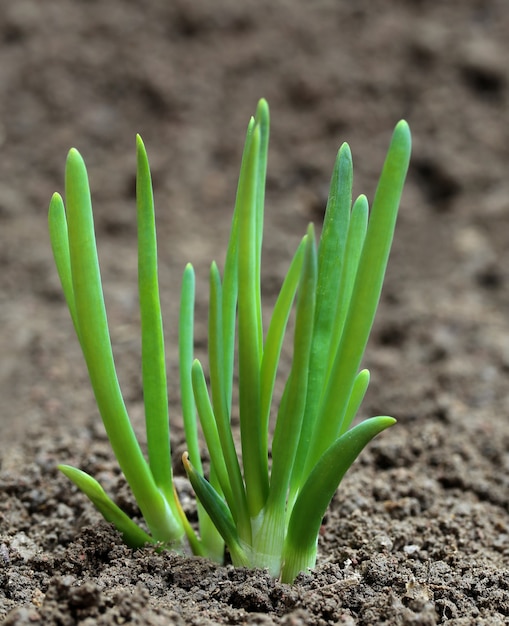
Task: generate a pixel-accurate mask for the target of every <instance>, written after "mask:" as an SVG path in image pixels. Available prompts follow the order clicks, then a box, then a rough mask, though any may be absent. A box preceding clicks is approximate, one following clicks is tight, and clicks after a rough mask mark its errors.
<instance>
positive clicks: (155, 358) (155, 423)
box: [136, 135, 176, 514]
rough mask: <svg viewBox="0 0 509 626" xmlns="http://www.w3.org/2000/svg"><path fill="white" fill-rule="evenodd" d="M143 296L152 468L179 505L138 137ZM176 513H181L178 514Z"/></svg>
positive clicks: (147, 187)
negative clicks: (175, 494)
mask: <svg viewBox="0 0 509 626" xmlns="http://www.w3.org/2000/svg"><path fill="white" fill-rule="evenodd" d="M136 156H137V175H136V199H137V220H138V293H139V301H140V317H141V359H142V377H143V401H144V404H145V424H146V432H147V447H148V456H149V464H150V469H151V471H152V475H153V476H154V480H155V482H156V485H157V486H158V488H159V489H160V490H161V491H162V492H163V493H164V495H165V498H166V500H167V501H168V502H169V503H171V504H173V500H174V493H173V479H172V466H171V452H170V421H169V415H168V390H167V382H166V358H165V348H164V334H163V324H162V316H161V304H160V299H159V280H158V275H157V239H156V228H155V215H154V197H153V192H152V179H151V175H150V166H149V162H148V157H147V152H146V150H145V146H144V144H143V141H142V139H141V137H140V136H139V135H138V136H137V137H136ZM174 513H175V514H176V510H175V511H174Z"/></svg>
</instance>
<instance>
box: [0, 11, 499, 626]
mask: <svg viewBox="0 0 509 626" xmlns="http://www.w3.org/2000/svg"><path fill="white" fill-rule="evenodd" d="M508 33H509V6H508V5H507V2H506V0H484V1H482V2H481V1H479V0H461V1H460V0H449V1H447V2H441V3H438V2H436V3H430V2H425V1H423V0H412V1H403V0H391V1H389V0H385V1H382V2H378V3H373V2H369V1H368V0H358V1H356V2H348V1H346V0H339V1H333V0H316V1H315V2H305V1H304V0H291V1H290V0H275V1H271V2H269V1H266V0H257V1H256V2H255V1H252V0H246V1H244V2H235V1H234V0H216V1H215V2H213V3H212V2H205V1H204V0H189V1H185V0H178V1H173V2H164V1H163V0H144V1H143V2H135V1H133V0H130V1H124V2H122V1H121V0H102V1H101V2H99V1H98V0H88V1H84V0H74V2H66V1H64V0H45V1H44V2H39V1H37V0H17V1H16V2H6V3H4V5H3V7H2V10H1V12H0V145H1V153H2V157H1V159H0V269H1V271H0V355H1V358H0V398H1V407H2V409H1V412H0V453H1V455H2V467H1V472H2V473H1V477H0V619H1V618H3V617H5V616H6V615H7V612H8V611H9V610H12V611H13V612H12V613H11V614H10V617H8V618H6V622H5V623H10V624H14V623H16V624H22V623H37V622H40V623H45V624H52V623H55V624H57V623H58V624H60V623H66V624H72V623H80V624H81V623H83V624H84V623H85V622H86V623H101V624H102V623H104V624H109V623H120V621H119V620H124V623H126V622H128V623H130V622H133V623H154V624H159V623H165V624H167V623H176V624H179V623H182V624H184V623H185V624H188V623H189V624H191V623H193V624H209V623H230V624H237V623H260V624H262V623H267V624H270V623H278V624H279V623H281V624H283V623H284V624H298V623H307V624H332V623H342V624H366V625H367V624H379V623H380V624H382V623H386V624H438V623H450V624H458V625H463V624H505V623H508V622H507V621H505V620H508V619H509V617H508V616H509V592H508V589H509V573H508V570H507V565H508V559H509V548H508V545H509V517H508V504H507V502H508V501H509V479H508V478H507V476H508V470H509V454H508V446H509V422H508V407H509V393H508V384H507V375H508V371H509V318H508V314H507V311H508V304H509V287H508V278H509V274H508V262H509V252H508V250H509V177H508V172H509V63H508V61H509V38H508ZM260 97H265V98H267V100H268V101H269V104H270V107H271V119H272V126H271V144H270V154H269V172H268V185H267V203H266V217H265V247H264V261H263V275H264V298H265V302H266V306H267V312H270V305H271V304H272V302H273V300H274V297H275V294H276V293H277V290H278V288H279V285H280V283H281V280H282V277H283V276H284V273H285V271H286V269H287V266H288V262H289V260H290V258H291V255H292V253H293V251H294V250H295V247H296V245H297V243H298V241H299V239H300V237H301V236H302V235H303V234H304V232H305V229H306V226H307V224H308V222H310V221H314V222H315V223H316V224H317V226H318V225H319V224H320V222H321V219H322V216H323V210H324V207H325V202H326V197H327V188H328V182H329V177H330V173H331V171H332V166H333V163H334V159H335V154H336V151H337V149H338V148H339V146H340V144H341V143H342V142H343V141H348V143H349V144H350V146H351V149H352V153H353V158H354V171H355V184H354V187H355V193H356V194H358V193H366V194H367V196H368V198H369V199H370V200H371V199H372V198H373V194H374V190H375V188H376V181H377V177H378V175H379V172H380V169H381V166H382V163H383V158H384V155H385V151H386V149H387V146H388V143H389V140H390V135H391V132H392V129H393V127H394V125H395V124H396V122H397V121H398V120H399V119H401V118H405V119H406V120H407V121H408V122H409V124H410V127H411V129H412V133H413V142H414V143H413V146H414V147H413V157H412V164H411V168H410V171H409V176H408V181H407V185H406V188H405V193H404V197H403V201H402V207H401V213H400V218H399V222H398V227H397V231H396V237H395V242H394V246H393V251H392V255H391V260H390V266H389V271H388V274H387V279H386V285H385V287H384V293H383V296H382V300H381V305H380V309H379V314H378V317H377V321H376V325H375V329H374V332H373V335H372V338H371V341H370V345H369V347H368V351H367V354H366V359H365V365H366V366H367V367H369V368H370V369H371V373H372V383H371V387H370V391H369V392H368V396H367V398H366V400H365V402H364V404H363V407H362V410H361V414H362V416H364V417H367V416H370V415H374V414H380V413H382V414H390V415H394V416H395V417H396V418H397V419H398V421H399V423H398V425H397V426H396V427H395V428H393V429H391V430H390V431H388V432H387V433H384V434H383V436H381V437H380V438H379V439H377V440H376V441H375V442H374V443H373V445H372V446H371V447H370V448H369V450H367V451H366V452H365V453H364V454H363V456H362V458H361V460H360V461H359V463H357V464H356V466H355V467H354V469H353V471H352V473H351V474H350V475H349V476H348V477H347V478H346V479H345V482H344V485H343V486H342V488H341V489H340V491H339V492H338V494H337V495H336V496H335V498H334V501H333V504H332V507H331V511H330V513H329V514H328V516H327V518H326V519H325V520H324V527H323V535H322V536H321V539H320V558H319V561H318V567H317V572H316V573H315V574H313V575H310V576H309V577H303V578H302V580H301V581H300V582H299V583H298V584H297V585H295V586H294V587H292V588H290V587H288V586H285V585H280V584H279V583H275V582H273V581H270V579H269V578H268V577H267V576H266V575H265V574H263V573H257V574H253V573H248V572H235V571H233V570H232V569H231V568H217V567H215V566H212V565H209V564H206V563H204V562H202V561H199V560H198V561H196V560H191V561H189V560H185V559H179V558H178V557H174V556H169V555H165V556H157V555H151V554H146V553H144V554H138V555H131V553H130V552H129V551H128V550H126V549H125V548H124V547H123V546H122V545H121V543H120V542H119V540H118V539H117V538H116V536H115V535H114V534H112V533H111V531H110V530H109V529H108V528H107V527H106V526H105V525H102V524H100V523H99V517H98V515H97V514H96V513H95V512H94V510H93V509H92V508H91V507H90V506H89V505H88V504H87V503H86V502H85V500H84V499H83V498H82V497H81V496H80V495H76V494H75V492H74V491H73V490H72V489H71V488H70V487H69V485H68V483H67V482H66V481H65V479H64V478H63V477H60V476H58V475H57V472H56V471H55V465H56V463H57V462H68V463H75V464H78V465H79V466H80V467H83V468H86V469H88V470H90V471H91V472H92V473H94V475H96V476H97V475H99V474H101V475H103V476H104V481H105V483H106V484H108V485H109V487H110V488H111V490H112V492H115V493H117V492H118V484H120V485H121V484H122V481H121V477H119V476H118V473H117V472H116V469H115V468H116V465H115V463H114V461H113V460H112V457H111V454H110V452H109V449H108V446H107V443H106V442H105V439H104V434H103V431H102V426H101V424H100V420H99V418H98V415H97V410H96V407H95V404H94V400H93V396H92V393H91V390H90V387H89V384H88V379H87V373H86V369H85V366H84V364H83V362H82V358H81V354H80V351H79V346H78V342H77V340H76V338H75V336H74V331H73V329H72V325H71V322H70V319H69V315H68V312H67V310H66V306H65V303H64V300H63V297H62V295H61V289H60V285H59V283H58V279H57V275H56V271H55V268H54V265H53V260H52V256H51V251H50V245H49V240H48V235H47V225H46V214H47V206H48V203H49V200H50V198H51V194H52V193H53V192H54V191H60V192H63V180H64V164H65V157H66V153H67V151H68V149H69V148H70V147H71V146H75V147H77V148H78V149H79V150H80V152H81V153H82V155H83V156H84V158H85V160H86V163H87V165H88V169H89V176H90V182H91V187H92V193H93V202H94V209H95V219H96V230H97V237H98V246H99V255H100V261H101V267H102V274H103V282H104V289H105V297H106V301H107V307H108V312H109V318H110V325H111V332H112V339H113V343H114V351H115V355H116V359H117V366H118V370H119V377H120V382H121V385H122V388H123V390H124V394H125V397H126V401H127V403H128V406H129V410H130V413H131V416H132V419H133V422H134V424H135V427H136V429H137V432H139V434H140V437H141V439H143V437H144V435H143V408H142V395H141V382H140V366H139V351H140V346H139V319H138V313H137V293H136V290H137V287H136V263H137V261H136V225H135V217H136V216H135V204H134V180H135V134H136V133H141V135H142V136H143V139H144V141H145V144H146V147H147V150H148V153H149V158H150V161H151V165H152V170H153V172H152V173H153V179H154V192H155V200H156V218H157V228H158V240H159V258H160V282H161V290H162V294H161V295H162V305H163V314H164V320H165V331H166V335H167V345H168V366H169V367H168V374H169V388H170V394H171V407H170V408H171V417H172V426H173V439H174V446H175V448H176V450H177V451H181V448H182V445H181V444H182V433H181V429H180V425H179V424H180V421H179V419H180V414H179V398H178V380H177V361H176V351H175V346H176V337H177V315H178V302H179V286H180V278H181V274H182V271H183V269H184V266H185V264H186V263H187V262H188V261H191V262H192V263H193V264H194V265H195V268H196V271H197V276H198V279H197V285H198V290H199V291H198V296H197V313H196V315H197V351H198V354H200V355H203V354H204V350H205V348H206V307H207V274H208V265H209V263H210V262H211V261H212V260H213V259H215V260H217V261H218V263H219V264H221V263H222V261H223V257H224V250H225V245H226V242H227V238H228V233H229V226H230V219H231V214H232V208H233V203H234V198H235V187H236V178H237V175H238V169H239V164H240V156H241V151H242V145H243V137H244V133H245V128H246V124H247V122H248V119H249V116H250V115H251V114H252V113H253V112H254V110H255V107H256V103H257V101H258V99H259V98H260ZM288 358H289V355H285V359H286V363H287V362H288ZM178 456H179V455H178V454H176V455H175V459H176V461H175V464H176V466H177V465H178V461H177V459H178ZM178 471H181V470H180V469H178ZM119 497H120V498H121V500H122V502H123V504H124V505H125V506H126V508H127V509H131V510H132V511H133V513H134V514H136V509H135V506H134V505H133V503H132V501H131V500H130V496H129V495H128V492H127V490H125V489H124V488H123V487H122V486H121V487H120V495H119ZM59 620H60V621H59ZM66 620H67V621H66ZM87 620H92V621H88V622H87Z"/></svg>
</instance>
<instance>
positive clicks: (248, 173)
mask: <svg viewBox="0 0 509 626" xmlns="http://www.w3.org/2000/svg"><path fill="white" fill-rule="evenodd" d="M248 141H249V148H248V153H247V161H246V169H245V180H244V182H243V185H242V188H241V189H239V196H240V202H241V207H242V208H241V212H240V215H239V252H238V268H239V294H238V333H239V342H238V353H239V415H240V428H241V443H242V458H243V462H244V480H245V484H246V494H247V502H248V507H249V514H250V517H251V518H256V517H257V515H258V514H259V513H260V511H261V509H262V508H263V506H264V504H265V501H266V498H267V493H268V461H267V454H266V452H265V446H264V434H263V433H262V432H261V422H260V408H261V407H260V363H261V356H262V337H261V335H260V328H261V310H260V293H259V286H258V285H259V282H258V281H259V278H258V277H257V275H256V271H257V268H259V260H258V254H259V252H258V250H257V238H256V236H255V235H254V233H256V232H257V231H256V229H257V215H256V208H257V201H256V199H257V185H258V157H259V153H260V128H259V126H258V125H255V127H254V128H253V131H252V134H251V136H250V137H249V139H248Z"/></svg>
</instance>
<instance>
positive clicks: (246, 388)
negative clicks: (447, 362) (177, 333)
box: [182, 100, 411, 582]
mask: <svg viewBox="0 0 509 626" xmlns="http://www.w3.org/2000/svg"><path fill="white" fill-rule="evenodd" d="M268 135H269V111H268V106H267V103H266V102H265V101H264V100H262V101H260V103H259V105H258V109H257V113H256V117H255V118H253V119H252V120H251V122H250V124H249V127H248V132H247V139H246V145H245V149H244V155H243V159H242V167H241V172H240V179H239V187H238V192H237V202H236V207H235V213H234V217H233V225H232V231H231V238H230V243H229V247H228V252H227V255H226V262H225V268H224V272H223V277H222V279H221V277H220V275H219V271H218V269H217V267H216V265H215V264H213V265H212V267H211V271H210V312H209V354H208V360H209V375H210V391H211V394H210V395H209V392H208V389H207V385H206V382H205V376H204V373H203V369H202V366H201V364H200V362H199V361H197V360H195V361H194V363H193V365H192V368H191V373H190V376H191V381H192V387H193V391H194V396H195V400H196V405H197V408H198V414H199V418H200V422H201V425H202V429H203V433H204V436H205V439H206V442H207V447H208V450H209V453H210V457H211V460H212V463H213V466H214V468H215V470H216V473H215V481H216V482H217V484H218V485H219V489H217V488H214V486H212V485H211V484H210V483H209V482H207V481H206V479H205V478H204V477H203V475H202V474H201V473H200V472H198V471H196V470H195V469H194V467H193V465H192V463H194V462H195V458H196V457H193V456H191V458H189V457H188V455H184V459H183V460H184V465H185V468H186V471H187V474H188V476H189V479H190V481H191V483H192V485H193V488H194V490H195V492H196V495H197V497H198V499H199V500H200V501H201V503H202V504H203V506H204V507H205V509H206V510H207V511H208V513H209V515H210V517H211V519H212V521H213V522H214V523H215V525H216V527H217V529H218V530H219V532H220V533H221V535H222V537H223V538H224V540H225V543H226V544H227V546H228V548H229V550H230V554H231V558H232V561H233V563H234V564H235V565H242V566H248V567H263V568H268V569H269V570H270V572H271V573H272V575H273V576H279V577H280V578H281V580H283V581H286V582H292V581H293V580H294V578H295V577H296V576H297V574H298V573H299V572H301V571H304V570H306V569H308V568H311V567H313V566H314V564H315V560H316V552H317V538H318V533H319V529H320V525H321V522H322V518H323V515H324V513H325V511H326V509H327V507H328V505H329V503H330V500H331V498H332V496H333V494H334V492H335V491H336V489H337V487H338V485H339V483H340V481H341V479H342V478H343V476H344V474H345V473H346V471H347V470H348V468H349V467H350V465H351V464H352V463H353V461H354V460H355V458H356V457H357V456H358V454H359V453H360V452H361V450H362V449H363V448H364V446H365V445H366V444H367V443H368V442H369V441H370V440H371V439H372V438H373V437H374V436H375V435H377V434H378V433H380V432H381V431H382V430H384V429H385V428H387V427H389V426H391V425H392V424H393V423H394V422H395V420H394V419H393V418H391V417H385V416H380V417H374V418H371V419H367V420H365V421H363V422H361V423H359V424H357V425H356V426H354V427H351V425H352V421H353V419H354V417H355V415H356V412H357V409H358V408H359V405H360V403H361V401H362V399H363V397H364V394H365V392H366V389H367V386H368V382H369V373H368V371H367V370H361V371H359V367H360V364H361V360H362V357H363V353H364V350H365V347H366V344H367V341H368V337H369V334H370V330H371V327H372V324H373V320H374V316H375V311H376V308H377V305H378V301H379V298H380V293H381V289H382V283H383V278H384V274H385V269H386V266H387V260H388V256H389V251H390V247H391V243H392V238H393V233H394V227H395V222H396V215H397V211H398V206H399V201H400V197H401V192H402V188H403V183H404V179H405V176H406V172H407V168H408V163H409V158H410V146H411V139H410V132H409V128H408V126H407V124H406V122H404V121H401V122H399V124H398V125H397V126H396V128H395V131H394V134H393V137H392V141H391V144H390V147H389V151H388V154H387V158H386V161H385V164H384V167H383V170H382V174H381V177H380V181H379V184H378V188H377V191H376V194H375V198H374V202H373V207H372V210H371V215H370V216H369V220H368V202H367V199H366V197H365V196H360V197H359V198H358V199H357V200H356V201H355V202H354V203H353V207H352V176H353V174H352V160H351V154H350V149H349V147H348V146H347V145H346V144H344V145H343V146H342V147H341V149H340V150H339V152H338V156H337V159H336V164H335V167H334V172H333V175H332V182H331V187H330V193H329V199H328V203H327V208H326V213H325V219H324V224H323V229H322V234H321V237H320V242H319V244H318V247H316V244H315V237H314V232H313V228H312V226H310V227H309V228H308V232H307V234H306V236H305V237H304V239H303V240H302V243H301V245H300V246H299V248H298V250H297V252H296V254H295V256H294V258H293V261H292V263H291V265H290V268H289V271H288V274H287V275H286V277H285V279H284V281H283V285H282V287H281V291H280V294H279V297H278V299H277V301H276V304H275V306H274V310H273V313H272V318H271V320H270V323H269V325H268V329H267V332H266V334H265V335H264V332H263V329H262V304H261V291H260V265H261V244H262V229H263V207H264V190H265V175H266V164H267V146H268ZM189 297H190V294H189V293H188V292H187V291H184V294H183V300H184V302H185V301H186V300H187V299H188V298H189ZM294 299H296V306H295V309H296V311H295V329H294V334H293V360H292V364H291V368H290V373H289V375H288V377H287V380H286V385H285V387H284V392H283V395H282V399H281V402H280V405H279V407H278V409H277V417H276V420H275V425H274V434H273V438H272V442H271V445H270V446H269V443H268V441H269V431H270V428H269V417H270V412H271V405H272V396H273V391H274V384H275V379H276V373H277V370H278V364H279V358H280V352H281V347H282V344H283V339H284V336H285V332H286V326H287V321H288V318H289V315H290V311H291V308H292V305H293V301H294ZM236 311H237V316H236ZM235 323H237V327H238V338H237V344H238V380H239V382H238V416H239V421H240V440H241V458H242V463H240V462H239V459H238V457H237V453H236V450H235V445H234V442H233V438H232V433H231V429H230V418H231V412H232V384H233V383H232V380H233V374H234V353H235ZM182 339H183V340H184V341H187V343H188V344H189V345H190V344H191V342H192V337H188V338H187V339H186V338H185V337H183V338H182ZM189 349H191V348H190V347H189ZM269 452H271V459H272V463H269ZM241 465H242V470H241Z"/></svg>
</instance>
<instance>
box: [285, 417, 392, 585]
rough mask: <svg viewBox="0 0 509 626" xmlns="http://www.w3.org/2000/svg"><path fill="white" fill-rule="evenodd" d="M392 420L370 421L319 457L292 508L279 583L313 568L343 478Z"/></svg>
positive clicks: (347, 433)
mask: <svg viewBox="0 0 509 626" xmlns="http://www.w3.org/2000/svg"><path fill="white" fill-rule="evenodd" d="M395 422H396V420H395V419H393V418H392V417H385V416H381V417H373V418H371V419H368V420H365V421H364V422H361V423H360V424H358V425H357V426H355V427H354V428H352V429H351V430H349V431H348V432H346V433H345V434H344V435H342V436H341V437H340V438H339V439H337V440H336V441H335V442H334V443H333V444H332V445H331V446H330V447H329V448H328V449H327V450H326V451H325V452H324V453H323V455H322V456H321V457H320V459H319V461H318V462H317V463H316V464H315V466H314V468H313V470H312V472H311V473H310V475H309V477H308V479H307V480H306V482H305V483H304V485H303V487H302V489H301V491H300V493H299V496H298V497H297V500H296V502H295V505H294V507H293V511H292V515H291V517H290V522H289V525H288V533H287V536H286V540H285V548H284V567H283V571H282V577H281V578H282V580H283V581H285V582H292V581H293V579H294V578H295V576H297V574H298V573H299V572H301V571H304V570H306V569H307V568H310V567H313V566H314V563H315V559H316V545H317V540H318V533H319V531H320V525H321V523H322V518H323V516H324V514H325V511H326V510H327V507H328V506H329V503H330V501H331V499H332V496H333V495H334V492H335V491H336V489H337V488H338V485H339V483H340V482H341V480H342V479H343V476H344V475H345V473H346V472H347V470H348V469H349V468H350V466H351V465H352V463H353V462H354V461H355V459H356V458H357V456H358V455H359V454H360V452H361V451H362V450H363V448H364V447H365V446H366V445H367V444H368V443H369V442H370V441H371V440H372V439H373V438H374V437H375V436H376V435H378V434H379V433H380V432H382V431H383V430H385V429H386V428H389V427H390V426H392V425H393V424H395Z"/></svg>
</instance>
